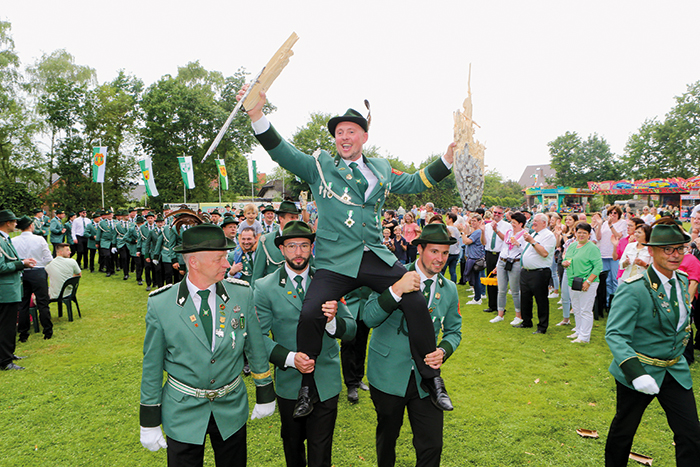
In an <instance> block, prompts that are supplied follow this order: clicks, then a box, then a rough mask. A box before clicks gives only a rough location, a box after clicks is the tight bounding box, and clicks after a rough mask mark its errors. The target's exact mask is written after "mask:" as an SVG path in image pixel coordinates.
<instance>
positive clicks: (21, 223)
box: [17, 216, 32, 230]
mask: <svg viewBox="0 0 700 467" xmlns="http://www.w3.org/2000/svg"><path fill="white" fill-rule="evenodd" d="M30 225H32V218H31V217H29V216H22V217H20V218H19V219H17V228H18V229H19V230H24V229H26V228H27V227H29V226H30Z"/></svg>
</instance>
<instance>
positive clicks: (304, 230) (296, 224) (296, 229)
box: [275, 221, 316, 246]
mask: <svg viewBox="0 0 700 467" xmlns="http://www.w3.org/2000/svg"><path fill="white" fill-rule="evenodd" d="M289 238H308V239H309V240H311V242H313V241H314V239H315V238H316V234H315V233H313V231H312V230H311V227H309V224H307V223H306V222H304V221H291V222H287V225H285V226H284V230H282V235H280V236H279V237H277V238H275V245H277V246H280V245H282V244H283V243H284V241H285V240H287V239H289Z"/></svg>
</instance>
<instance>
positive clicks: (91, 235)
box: [83, 222, 97, 250]
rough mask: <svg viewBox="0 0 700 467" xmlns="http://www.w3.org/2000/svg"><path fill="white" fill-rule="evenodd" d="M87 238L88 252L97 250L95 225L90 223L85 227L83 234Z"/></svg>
mask: <svg viewBox="0 0 700 467" xmlns="http://www.w3.org/2000/svg"><path fill="white" fill-rule="evenodd" d="M83 235H84V236H85V237H87V239H88V242H87V246H88V248H89V249H90V250H96V249H97V225H96V224H95V223H94V222H90V223H89V224H88V225H86V226H85V233H84V234H83Z"/></svg>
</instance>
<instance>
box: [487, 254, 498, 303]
mask: <svg viewBox="0 0 700 467" xmlns="http://www.w3.org/2000/svg"><path fill="white" fill-rule="evenodd" d="M498 255H499V253H494V252H492V251H487V252H486V275H487V276H488V275H489V274H490V273H491V271H493V270H495V269H496V266H498ZM495 275H496V273H494V276H495ZM486 295H487V296H488V298H489V308H490V309H492V310H493V311H496V310H498V286H497V285H487V286H486Z"/></svg>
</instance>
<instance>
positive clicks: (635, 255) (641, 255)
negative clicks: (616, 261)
mask: <svg viewBox="0 0 700 467" xmlns="http://www.w3.org/2000/svg"><path fill="white" fill-rule="evenodd" d="M636 259H641V260H642V261H644V262H645V263H647V264H651V252H649V248H647V247H644V248H642V249H641V250H639V249H637V242H632V243H630V244H628V245H627V246H626V247H625V251H624V252H623V253H622V257H621V258H620V269H622V263H624V262H625V260H627V262H629V263H630V264H628V265H627V267H626V268H624V271H625V272H624V273H622V276H621V277H620V279H619V282H620V283H622V281H624V280H625V279H627V278H629V277H631V276H634V275H636V274H639V273H642V272H644V270H645V269H644V268H643V267H641V266H638V265H636V264H634V261H635V260H636Z"/></svg>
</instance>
